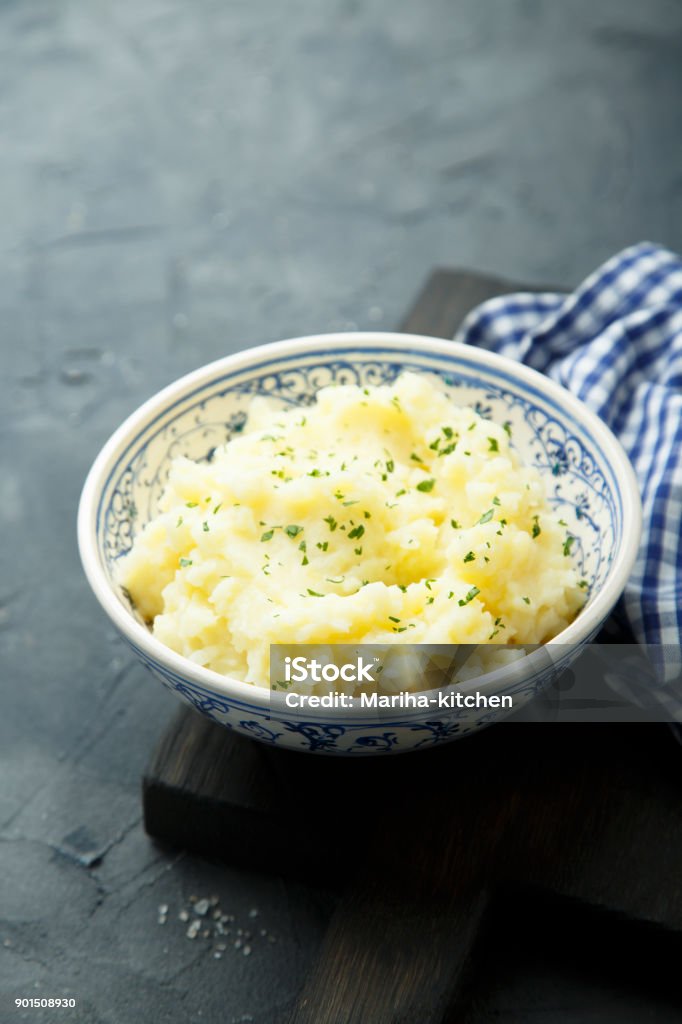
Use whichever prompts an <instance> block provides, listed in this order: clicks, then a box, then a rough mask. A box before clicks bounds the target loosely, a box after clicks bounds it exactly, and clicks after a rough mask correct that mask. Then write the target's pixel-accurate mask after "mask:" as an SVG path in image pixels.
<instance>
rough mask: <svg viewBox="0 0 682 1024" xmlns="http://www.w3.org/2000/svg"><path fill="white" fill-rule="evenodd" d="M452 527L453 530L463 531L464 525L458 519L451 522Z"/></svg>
mask: <svg viewBox="0 0 682 1024" xmlns="http://www.w3.org/2000/svg"><path fill="white" fill-rule="evenodd" d="M450 526H451V527H452V529H453V530H461V529H462V524H461V523H459V522H458V521H457V520H456V519H451V520H450Z"/></svg>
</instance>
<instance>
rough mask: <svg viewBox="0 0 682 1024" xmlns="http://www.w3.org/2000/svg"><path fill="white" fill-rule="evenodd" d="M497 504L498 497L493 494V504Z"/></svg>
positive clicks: (498, 502)
mask: <svg viewBox="0 0 682 1024" xmlns="http://www.w3.org/2000/svg"><path fill="white" fill-rule="evenodd" d="M499 504H500V499H499V498H498V497H497V495H495V497H494V498H493V505H499Z"/></svg>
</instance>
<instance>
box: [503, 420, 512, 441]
mask: <svg viewBox="0 0 682 1024" xmlns="http://www.w3.org/2000/svg"><path fill="white" fill-rule="evenodd" d="M502 429H503V430H504V432H505V434H506V435H507V437H511V420H507V421H506V422H505V423H503V424H502Z"/></svg>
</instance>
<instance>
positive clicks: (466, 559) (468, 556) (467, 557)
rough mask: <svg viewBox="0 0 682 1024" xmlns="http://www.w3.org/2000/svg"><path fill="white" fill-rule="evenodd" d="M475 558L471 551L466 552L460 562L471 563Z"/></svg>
mask: <svg viewBox="0 0 682 1024" xmlns="http://www.w3.org/2000/svg"><path fill="white" fill-rule="evenodd" d="M475 558H476V555H475V554H474V553H473V551H467V553H466V555H465V556H464V558H463V559H462V561H463V562H473V561H474V560H475Z"/></svg>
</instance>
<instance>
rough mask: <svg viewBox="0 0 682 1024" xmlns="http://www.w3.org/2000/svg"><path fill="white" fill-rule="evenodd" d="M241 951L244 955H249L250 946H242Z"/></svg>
mask: <svg viewBox="0 0 682 1024" xmlns="http://www.w3.org/2000/svg"><path fill="white" fill-rule="evenodd" d="M242 953H243V954H244V956H251V946H244V948H243V950H242Z"/></svg>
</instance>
